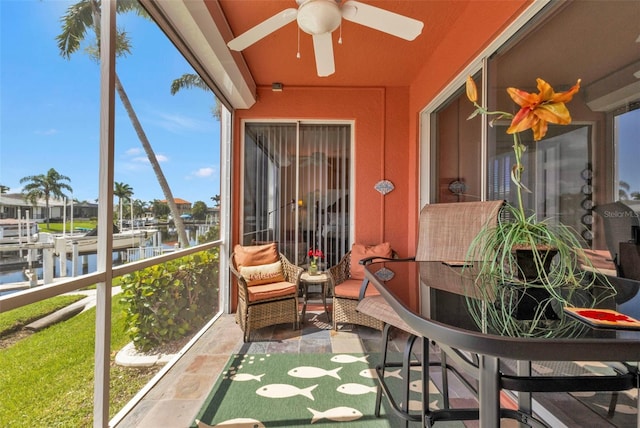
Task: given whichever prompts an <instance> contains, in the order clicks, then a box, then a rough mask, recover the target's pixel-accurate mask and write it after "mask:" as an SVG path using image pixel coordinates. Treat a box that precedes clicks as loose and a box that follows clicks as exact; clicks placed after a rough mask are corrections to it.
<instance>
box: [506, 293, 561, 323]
mask: <svg viewBox="0 0 640 428" xmlns="http://www.w3.org/2000/svg"><path fill="white" fill-rule="evenodd" d="M517 294H518V304H517V305H516V310H515V314H514V317H515V318H516V319H518V320H532V319H534V318H535V314H536V311H537V310H538V308H539V307H540V306H542V305H545V309H544V313H543V314H542V317H541V319H544V320H557V319H559V318H558V314H556V312H555V311H554V310H553V307H552V305H551V301H552V299H553V297H552V296H551V295H550V294H549V291H547V290H546V289H544V288H538V287H526V288H522V287H518V290H517Z"/></svg>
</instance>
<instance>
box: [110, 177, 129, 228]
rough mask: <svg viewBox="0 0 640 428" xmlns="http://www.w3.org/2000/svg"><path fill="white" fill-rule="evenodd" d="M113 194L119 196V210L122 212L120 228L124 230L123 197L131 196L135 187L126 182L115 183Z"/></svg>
mask: <svg viewBox="0 0 640 428" xmlns="http://www.w3.org/2000/svg"><path fill="white" fill-rule="evenodd" d="M113 196H117V197H118V212H119V213H120V216H119V217H120V230H122V199H123V198H127V199H128V198H131V196H133V189H132V188H131V186H129V185H128V184H126V183H118V182H117V181H116V182H115V183H114V188H113Z"/></svg>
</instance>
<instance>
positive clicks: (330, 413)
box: [307, 406, 362, 424]
mask: <svg viewBox="0 0 640 428" xmlns="http://www.w3.org/2000/svg"><path fill="white" fill-rule="evenodd" d="M307 410H309V411H310V412H311V413H313V418H311V423H312V424H313V423H316V422H318V421H319V420H321V419H329V420H330V421H334V422H349V421H355V420H357V419H360V418H361V417H362V412H360V411H359V410H358V409H354V408H353V407H346V406H340V407H334V408H333V409H329V410H326V411H324V412H320V411H318V410H314V409H312V408H310V407H307Z"/></svg>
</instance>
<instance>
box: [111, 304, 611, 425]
mask: <svg viewBox="0 0 640 428" xmlns="http://www.w3.org/2000/svg"><path fill="white" fill-rule="evenodd" d="M305 318H306V319H305V322H304V324H303V328H302V329H300V330H296V331H294V330H292V328H291V326H290V325H288V324H284V325H278V326H274V327H266V328H263V329H261V330H259V331H258V332H256V333H254V335H253V337H252V341H251V342H250V343H243V341H242V331H241V330H240V328H239V327H238V325H237V324H236V323H235V319H234V316H233V314H231V315H223V316H222V317H221V318H219V319H218V320H217V321H216V322H215V323H214V325H213V326H212V327H211V328H209V329H208V330H207V331H206V332H205V333H204V334H203V335H202V336H201V337H200V338H199V340H198V341H197V342H196V343H195V344H194V345H193V346H192V347H191V348H190V349H189V350H188V351H187V352H186V353H185V354H184V355H183V356H182V357H181V358H180V360H179V361H178V362H177V363H176V364H175V365H174V366H173V367H172V368H171V369H169V370H168V372H167V373H166V374H165V375H164V377H163V378H162V379H161V380H160V381H159V382H158V383H157V384H156V385H155V386H154V387H153V388H151V390H150V391H149V392H148V393H147V394H146V396H145V397H144V398H143V399H142V400H141V401H140V402H139V403H137V404H136V405H135V407H134V408H133V409H132V410H131V411H130V412H129V414H128V415H127V416H125V417H124V418H123V419H122V420H121V421H120V422H119V423H118V424H117V425H116V427H117V428H134V427H135V428H165V427H166V428H186V427H189V426H190V424H191V423H192V421H193V420H194V418H195V416H196V414H197V412H198V411H199V410H200V407H201V406H202V404H203V402H204V400H205V399H206V397H207V395H208V394H209V392H210V390H211V388H212V387H213V385H214V384H215V382H216V380H217V379H218V376H219V375H220V373H221V371H222V369H223V367H224V366H225V364H226V362H227V360H228V359H229V357H230V356H231V355H232V354H234V353H244V354H263V353H323V352H327V353H361V352H379V351H380V342H381V340H380V339H381V333H380V332H379V331H376V330H372V329H370V328H367V327H360V326H350V325H348V326H344V327H343V328H342V329H340V330H339V331H337V332H336V331H333V330H332V329H331V324H330V323H329V322H328V321H327V318H326V314H325V313H324V312H322V307H321V306H311V307H310V308H309V309H308V311H307V314H306V317H305ZM395 342H397V343H402V336H398V337H397V338H396V340H395ZM391 346H392V348H391V349H395V350H398V346H396V344H395V343H393V342H392V345H391ZM433 352H434V353H433V355H432V361H433V360H434V359H437V349H434V351H433ZM431 375H432V379H433V380H434V382H435V383H436V384H437V385H440V381H439V380H440V379H439V370H436V371H433V370H432V373H431ZM450 388H451V389H450V390H451V392H450V395H451V402H452V405H453V406H454V407H456V406H464V407H467V406H473V403H475V399H474V398H473V396H472V395H471V394H469V392H468V390H467V389H466V388H465V387H464V386H462V384H460V383H459V382H457V381H456V379H455V376H450ZM575 401H576V400H572V399H570V398H568V394H561V395H558V396H557V397H555V396H554V397H552V398H550V399H549V400H548V401H546V402H545V406H547V405H549V406H551V407H553V413H554V414H558V415H559V416H558V417H559V418H560V419H561V420H562V422H563V423H564V426H567V427H587V426H588V427H613V426H614V425H612V424H610V423H608V422H607V421H603V420H601V419H600V418H598V417H595V418H594V415H595V414H594V413H591V412H590V411H589V410H588V409H587V408H586V407H584V406H583V405H578V407H576V402H575ZM239 416H241V415H239ZM465 425H466V426H467V427H469V428H475V427H477V426H478V423H477V421H470V422H465ZM323 426H327V425H326V424H325V425H323ZM437 426H438V424H436V428H437ZM517 426H518V424H517V423H516V422H515V421H513V420H503V422H502V424H501V427H509V428H510V427H517ZM557 426H563V425H557ZM554 428H556V424H554Z"/></svg>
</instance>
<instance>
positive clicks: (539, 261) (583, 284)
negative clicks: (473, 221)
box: [466, 77, 615, 337]
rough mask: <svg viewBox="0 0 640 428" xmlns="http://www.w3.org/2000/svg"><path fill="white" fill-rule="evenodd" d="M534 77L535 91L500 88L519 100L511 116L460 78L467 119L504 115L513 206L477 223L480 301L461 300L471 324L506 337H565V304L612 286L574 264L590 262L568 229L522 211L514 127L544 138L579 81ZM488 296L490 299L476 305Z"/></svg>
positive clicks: (564, 119) (564, 114)
mask: <svg viewBox="0 0 640 428" xmlns="http://www.w3.org/2000/svg"><path fill="white" fill-rule="evenodd" d="M537 83H538V91H539V93H537V94H536V93H527V92H524V91H522V90H519V89H516V88H508V89H507V92H508V93H509V95H510V96H511V98H512V99H513V100H514V101H515V102H516V103H517V104H518V105H519V106H520V110H519V111H518V112H517V113H516V114H515V115H512V114H510V113H506V112H502V111H488V110H486V109H485V108H484V107H482V106H480V105H479V104H478V103H477V100H478V95H477V88H476V85H475V82H474V81H473V79H472V78H471V77H468V78H467V84H466V92H467V97H468V98H469V100H470V101H471V102H472V103H473V104H474V106H475V107H476V110H475V111H474V112H473V113H472V114H471V116H469V119H471V118H473V117H475V116H477V115H487V116H494V117H495V118H494V119H493V120H492V121H491V122H490V125H493V123H494V122H495V121H496V120H503V119H510V120H511V125H510V127H509V128H508V129H507V133H508V134H511V135H513V152H514V155H515V156H514V157H515V164H514V165H513V167H512V170H511V180H512V182H513V183H514V184H515V186H516V197H517V204H516V205H515V206H514V205H512V204H506V205H505V208H504V210H503V213H502V215H501V218H500V219H499V221H498V223H497V225H496V226H487V227H485V228H483V230H482V231H481V232H480V234H479V235H478V236H477V237H476V238H475V240H474V241H473V243H472V245H471V247H470V249H469V254H468V260H474V261H477V262H474V270H473V275H474V276H475V286H476V290H475V291H474V292H475V293H476V295H477V293H478V292H479V293H480V294H481V296H480V297H481V299H472V298H468V299H467V302H468V306H469V309H470V311H471V314H472V316H473V317H474V320H475V321H476V323H477V324H478V325H479V326H481V327H482V328H484V329H487V330H489V331H494V332H496V333H500V334H506V335H512V336H531V337H542V336H544V337H550V336H556V335H558V336H563V335H564V336H566V335H568V334H571V333H572V332H577V329H576V328H575V322H574V321H573V320H572V319H570V318H568V317H566V316H565V314H564V312H563V307H564V306H579V307H593V306H595V305H596V304H597V303H599V302H600V300H601V299H605V298H608V297H610V296H612V295H613V294H615V291H614V289H613V287H611V285H610V284H608V283H605V284H602V287H603V288H602V289H601V288H599V287H596V285H600V282H598V283H597V284H596V277H595V276H594V275H591V274H590V273H589V272H587V271H585V270H584V269H581V268H580V264H586V265H590V262H589V259H588V258H587V257H586V256H585V254H584V251H583V249H582V243H581V241H580V239H579V238H578V234H577V233H576V232H575V231H574V230H573V229H572V228H571V227H568V226H566V225H564V224H562V223H558V222H553V221H551V220H550V219H545V220H541V221H539V220H537V216H536V214H535V213H527V212H526V211H525V208H524V205H523V198H522V192H530V190H529V189H527V188H526V186H525V185H524V184H523V183H522V180H521V179H522V173H523V171H524V166H523V164H522V155H523V153H524V151H525V149H526V146H525V145H524V144H522V142H521V140H520V133H521V132H523V131H526V130H528V129H531V130H532V131H533V139H534V141H536V142H537V141H539V140H541V139H542V138H543V137H544V136H545V134H546V132H547V128H548V123H555V124H560V125H566V124H569V123H571V116H570V114H569V110H568V109H567V107H566V106H565V103H567V102H569V101H571V99H572V98H573V95H574V94H576V93H577V92H578V91H579V89H580V80H578V81H577V82H576V84H575V85H574V86H573V87H572V88H571V89H569V90H568V91H566V92H560V93H556V92H554V90H553V88H552V87H551V86H550V85H549V84H548V83H547V82H545V81H544V80H542V79H537ZM605 282H606V281H605ZM594 290H595V291H597V292H595V291H594ZM488 301H490V302H493V303H492V304H488V305H487V304H483V303H482V302H488Z"/></svg>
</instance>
